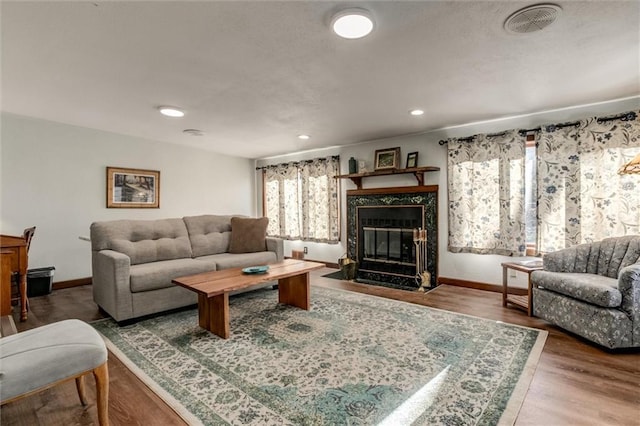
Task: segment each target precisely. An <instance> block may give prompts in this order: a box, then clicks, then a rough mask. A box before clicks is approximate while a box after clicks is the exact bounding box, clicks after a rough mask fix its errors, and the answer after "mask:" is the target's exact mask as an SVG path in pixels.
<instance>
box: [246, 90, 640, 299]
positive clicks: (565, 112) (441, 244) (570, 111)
mask: <svg viewBox="0 0 640 426" xmlns="http://www.w3.org/2000/svg"><path fill="white" fill-rule="evenodd" d="M639 108H640V98H639V97H635V98H630V99H623V100H618V101H612V102H604V103H599V104H592V105H585V106H577V107H572V108H563V109H561V110H555V111H548V112H544V113H539V114H531V115H527V116H519V117H510V118H505V119H501V120H494V121H491V122H484V123H470V124H466V125H461V126H455V127H451V128H447V129H440V130H436V131H432V132H427V133H423V134H418V135H411V136H403V137H398V138H390V139H384V140H376V141H371V142H366V143H362V144H359V145H351V146H343V147H337V148H332V149H328V150H327V149H325V150H317V151H308V152H305V153H302V154H294V155H288V156H281V157H275V158H269V159H264V160H259V161H258V165H259V166H262V165H267V164H278V163H282V162H288V161H297V160H301V159H310V158H317V157H324V156H326V155H338V154H339V155H340V167H341V170H342V173H344V174H347V173H348V160H349V158H350V157H354V158H356V159H357V160H364V161H365V162H366V166H367V168H368V169H369V170H372V169H373V157H374V152H375V150H376V149H383V148H393V147H396V146H399V147H401V160H402V163H401V164H402V167H404V165H405V162H406V155H407V153H409V152H413V151H418V152H419V157H418V165H419V166H436V167H440V171H439V172H429V173H425V180H424V184H425V185H438V186H439V193H438V230H439V235H438V275H439V276H440V277H447V278H455V279H459V280H465V281H475V282H480V283H488V284H500V285H501V284H502V268H501V267H500V263H502V262H505V261H513V260H521V259H524V258H512V257H505V256H498V255H479V254H469V253H450V252H448V251H447V234H448V223H447V222H448V216H447V155H446V153H447V146H446V145H444V146H440V145H439V144H438V142H439V141H440V140H441V139H447V138H449V137H465V136H471V135H474V134H477V133H493V132H500V131H503V130H508V129H514V128H522V129H529V128H535V127H538V126H540V125H542V124H554V123H561V122H565V121H574V120H577V119H582V118H587V117H593V116H602V115H609V114H615V113H619V112H626V111H632V110H638V109H639ZM418 119H419V118H418ZM258 179H259V180H258V182H261V180H260V179H261V178H260V177H258ZM416 184H417V181H416V179H415V177H413V175H393V176H384V177H370V178H365V179H363V187H364V188H378V187H394V186H409V185H416ZM258 188H261V187H260V185H258ZM348 189H355V185H354V184H353V183H352V182H351V181H350V180H342V196H341V203H342V204H341V205H342V211H343V212H346V204H345V203H346V190H348ZM257 194H258V202H259V205H261V203H262V198H261V197H262V194H261V191H257ZM345 241H346V230H345V214H343V215H342V238H341V243H340V244H339V245H337V246H336V245H333V246H331V245H328V244H318V243H306V242H305V243H303V242H300V241H296V242H287V243H286V244H285V255H290V250H291V249H294V250H298V249H300V248H301V247H303V246H307V247H308V250H309V254H308V255H307V256H306V257H307V258H309V259H314V260H320V261H325V262H334V263H335V262H337V259H338V257H339V256H340V255H342V254H343V253H344V252H345V251H346V248H345V247H346V244H345ZM526 283H527V276H526V275H525V274H523V273H517V275H516V277H515V278H510V285H514V286H519V287H526Z"/></svg>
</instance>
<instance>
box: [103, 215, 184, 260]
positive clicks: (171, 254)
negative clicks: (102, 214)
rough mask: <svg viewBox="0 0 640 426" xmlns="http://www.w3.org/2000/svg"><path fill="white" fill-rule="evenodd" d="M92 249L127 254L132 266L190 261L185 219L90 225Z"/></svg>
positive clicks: (117, 221)
mask: <svg viewBox="0 0 640 426" xmlns="http://www.w3.org/2000/svg"><path fill="white" fill-rule="evenodd" d="M91 249H92V250H94V251H100V250H114V251H118V252H120V253H123V254H126V255H127V256H129V258H130V259H131V264H132V265H136V264H140V263H149V262H156V261H159V260H169V259H182V258H190V257H191V243H190V242H189V234H188V233H187V227H186V226H185V224H184V221H183V220H182V219H160V220H113V221H108V222H95V223H92V224H91Z"/></svg>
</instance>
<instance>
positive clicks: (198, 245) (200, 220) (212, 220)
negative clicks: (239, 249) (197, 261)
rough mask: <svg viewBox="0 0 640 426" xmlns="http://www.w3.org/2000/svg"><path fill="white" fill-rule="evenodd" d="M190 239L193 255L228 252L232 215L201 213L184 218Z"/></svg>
mask: <svg viewBox="0 0 640 426" xmlns="http://www.w3.org/2000/svg"><path fill="white" fill-rule="evenodd" d="M182 219H183V220H184V223H185V225H186V226H187V231H188V233H189V239H190V240H191V251H192V253H193V257H198V256H207V255H209V254H218V253H226V252H227V251H228V250H229V241H230V240H231V216H216V215H210V214H207V215H201V216H185V217H183V218H182Z"/></svg>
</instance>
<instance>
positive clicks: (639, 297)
mask: <svg viewBox="0 0 640 426" xmlns="http://www.w3.org/2000/svg"><path fill="white" fill-rule="evenodd" d="M618 290H620V293H622V305H621V307H622V309H623V310H624V311H625V312H627V313H628V314H630V315H632V316H634V322H635V321H640V263H634V264H633V265H629V266H627V267H626V268H622V269H621V270H620V274H619V275H618ZM638 327H640V324H638Z"/></svg>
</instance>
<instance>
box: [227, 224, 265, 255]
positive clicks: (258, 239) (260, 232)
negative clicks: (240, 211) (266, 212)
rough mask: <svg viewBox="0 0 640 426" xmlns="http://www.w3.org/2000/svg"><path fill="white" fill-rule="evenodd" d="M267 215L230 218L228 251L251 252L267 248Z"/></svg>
mask: <svg viewBox="0 0 640 426" xmlns="http://www.w3.org/2000/svg"><path fill="white" fill-rule="evenodd" d="M267 225H269V218H268V217H261V218H257V219H254V218H244V217H232V218H231V242H230V243H229V253H253V252H259V251H265V250H266V249H267Z"/></svg>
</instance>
